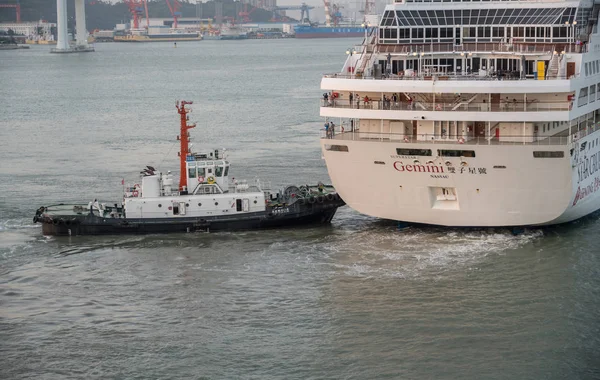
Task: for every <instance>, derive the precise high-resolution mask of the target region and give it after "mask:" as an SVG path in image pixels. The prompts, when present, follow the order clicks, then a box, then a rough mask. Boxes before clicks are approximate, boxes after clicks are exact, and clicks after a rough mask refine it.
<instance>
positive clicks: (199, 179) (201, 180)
mask: <svg viewBox="0 0 600 380" xmlns="http://www.w3.org/2000/svg"><path fill="white" fill-rule="evenodd" d="M198 182H199V183H203V182H204V177H202V176H201V175H199V176H198Z"/></svg>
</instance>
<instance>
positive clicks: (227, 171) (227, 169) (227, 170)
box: [224, 166, 229, 177]
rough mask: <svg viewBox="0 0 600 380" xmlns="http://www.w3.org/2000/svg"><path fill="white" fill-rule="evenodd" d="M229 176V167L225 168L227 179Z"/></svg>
mask: <svg viewBox="0 0 600 380" xmlns="http://www.w3.org/2000/svg"><path fill="white" fill-rule="evenodd" d="M227 174H229V166H225V174H224V175H225V177H227Z"/></svg>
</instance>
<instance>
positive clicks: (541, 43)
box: [320, 0, 600, 226]
mask: <svg viewBox="0 0 600 380" xmlns="http://www.w3.org/2000/svg"><path fill="white" fill-rule="evenodd" d="M599 11H600V1H596V3H594V2H593V1H568V0H544V1H535V0H524V1H519V0H516V1H515V0H512V1H509V0H494V1H477V0H473V1H468V2H467V1H451V0H444V1H427V0H422V1H411V0H397V1H396V2H395V3H393V4H391V5H388V6H387V7H386V8H385V11H384V13H383V15H382V17H381V20H380V21H379V23H378V28H377V29H375V30H373V31H369V33H368V34H367V35H366V36H365V39H364V41H363V43H362V45H360V46H355V47H354V48H350V49H348V50H347V51H346V54H347V59H346V61H345V63H344V66H343V68H342V70H341V72H338V73H333V74H327V75H325V76H324V77H323V79H322V81H321V88H322V89H323V90H325V94H324V99H323V100H322V105H321V110H320V113H321V116H323V117H325V118H326V120H327V121H328V122H329V123H333V124H334V128H333V133H332V131H331V128H328V129H329V130H328V132H327V134H326V135H324V136H323V138H322V139H321V146H322V150H323V155H324V158H325V160H326V162H327V167H328V170H329V174H330V177H331V180H332V182H333V185H334V186H335V188H336V190H337V191H338V192H339V194H340V195H341V196H342V198H343V199H344V200H345V201H346V203H347V204H348V205H350V206H351V207H353V208H354V209H356V210H358V211H359V212H361V213H364V214H368V215H371V216H376V217H381V218H386V219H392V220H398V221H403V222H414V223H426V224H435V225H446V226H526V225H547V224H556V223H563V222H568V221H571V220H574V219H577V218H579V217H582V216H584V215H587V214H589V213H591V212H593V211H595V210H597V209H598V208H600V171H599V170H600V153H599V152H600V145H599V142H600V139H599V137H600V132H598V129H599V127H598V126H599V122H600V113H599V111H598V109H599V108H600V36H599V35H598V28H597V19H598V12H599Z"/></svg>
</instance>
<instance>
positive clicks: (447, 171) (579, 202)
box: [321, 131, 600, 227]
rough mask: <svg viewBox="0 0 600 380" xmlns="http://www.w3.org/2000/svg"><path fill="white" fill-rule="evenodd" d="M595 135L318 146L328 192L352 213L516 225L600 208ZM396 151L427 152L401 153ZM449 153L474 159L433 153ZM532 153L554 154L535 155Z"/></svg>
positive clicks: (353, 142) (560, 220) (447, 223)
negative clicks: (542, 140) (547, 140)
mask: <svg viewBox="0 0 600 380" xmlns="http://www.w3.org/2000/svg"><path fill="white" fill-rule="evenodd" d="M598 137H600V132H598V131H597V132H594V133H592V134H590V135H588V136H586V137H584V138H582V139H580V140H579V141H577V142H574V143H572V144H569V145H556V146H554V145H528V144H512V145H510V144H509V145H502V146H501V147H500V146H498V145H475V144H473V145H469V143H468V142H467V143H466V144H464V145H458V146H457V144H444V143H441V142H440V143H437V142H436V143H435V144H429V143H426V142H420V143H415V142H412V143H405V142H403V141H397V142H389V141H387V142H382V141H365V140H361V139H360V137H357V139H356V140H352V139H351V138H348V139H346V140H341V138H342V136H338V137H336V139H334V140H331V139H323V140H321V145H322V148H323V156H324V158H325V161H326V163H327V168H328V171H329V176H330V178H331V180H332V184H333V185H334V186H335V188H336V191H337V192H338V193H339V194H340V196H341V197H342V198H343V199H344V200H345V201H346V203H347V204H348V205H349V206H350V207H352V208H353V209H355V210H357V211H358V212H360V213H363V214H366V215H370V216H374V217H378V218H383V219H390V220H396V221H401V222H406V223H419V224H429V225H441V226H452V227H519V226H544V225H553V224H560V223H566V222H570V221H573V220H576V219H578V218H581V217H583V216H586V215H588V214H590V213H593V212H594V211H596V210H598V209H600V149H599V148H600V144H595V143H594V141H595V140H596V139H597V138H598ZM338 138H340V140H338ZM335 145H337V146H343V147H344V148H335V149H333V150H332V149H331V146H335ZM397 148H407V149H411V148H414V149H431V150H432V155H431V157H423V156H401V155H398V151H397V150H396V149H397ZM457 148H458V149H464V150H469V151H473V152H475V157H438V156H437V154H438V152H439V151H440V150H444V149H447V150H456V149H457ZM499 149H500V150H501V151H502V154H500V153H499ZM534 152H562V153H560V154H559V153H554V154H557V155H561V157H555V158H535V157H534ZM536 154H539V153H536ZM358 173H364V174H365V175H364V176H360V175H357V174H358Z"/></svg>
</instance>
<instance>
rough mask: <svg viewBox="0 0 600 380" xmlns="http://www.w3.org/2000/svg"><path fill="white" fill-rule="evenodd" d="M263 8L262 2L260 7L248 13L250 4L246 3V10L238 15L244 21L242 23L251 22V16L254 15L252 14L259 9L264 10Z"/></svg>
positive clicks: (253, 8) (259, 3)
mask: <svg viewBox="0 0 600 380" xmlns="http://www.w3.org/2000/svg"><path fill="white" fill-rule="evenodd" d="M262 7H263V3H262V1H259V2H258V6H257V7H255V6H253V7H252V9H250V12H248V3H244V10H243V11H241V12H240V13H238V16H240V18H241V19H242V22H251V21H252V19H251V18H250V15H251V14H252V12H254V11H255V10H257V9H258V8H262Z"/></svg>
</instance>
